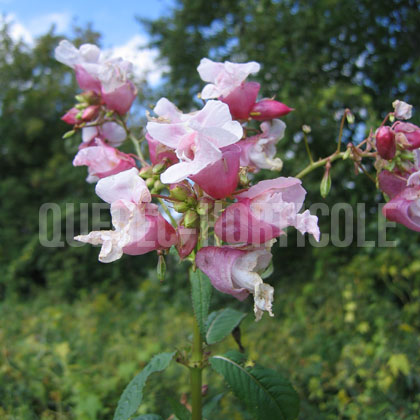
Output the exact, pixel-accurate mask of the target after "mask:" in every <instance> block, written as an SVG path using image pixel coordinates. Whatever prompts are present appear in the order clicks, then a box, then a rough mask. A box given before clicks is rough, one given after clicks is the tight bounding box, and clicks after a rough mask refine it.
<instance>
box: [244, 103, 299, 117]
mask: <svg viewBox="0 0 420 420" xmlns="http://www.w3.org/2000/svg"><path fill="white" fill-rule="evenodd" d="M291 111H293V108H289V107H288V106H287V105H285V104H283V103H281V102H278V101H275V100H274V99H262V100H261V101H259V102H257V103H256V104H255V105H254V106H253V107H252V109H251V112H250V116H251V117H252V118H253V119H254V120H258V121H265V120H272V119H273V118H279V117H283V116H284V115H287V114H288V113H289V112H291Z"/></svg>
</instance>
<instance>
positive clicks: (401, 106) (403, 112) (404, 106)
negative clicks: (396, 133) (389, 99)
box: [392, 99, 413, 120]
mask: <svg viewBox="0 0 420 420" xmlns="http://www.w3.org/2000/svg"><path fill="white" fill-rule="evenodd" d="M392 106H393V107H394V110H395V112H394V115H395V118H397V119H398V120H409V119H410V118H411V115H412V109H413V105H410V104H408V103H407V102H404V101H400V100H398V99H397V100H396V101H394V102H393V103H392Z"/></svg>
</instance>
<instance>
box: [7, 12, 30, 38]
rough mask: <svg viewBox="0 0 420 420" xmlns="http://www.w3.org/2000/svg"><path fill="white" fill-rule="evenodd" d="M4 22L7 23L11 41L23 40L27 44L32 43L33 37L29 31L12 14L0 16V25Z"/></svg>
mask: <svg viewBox="0 0 420 420" xmlns="http://www.w3.org/2000/svg"><path fill="white" fill-rule="evenodd" d="M5 24H6V25H9V35H10V37H11V38H12V39H13V41H15V42H18V41H24V42H26V43H27V44H30V45H32V44H33V42H34V38H33V36H32V34H31V32H30V31H29V29H28V28H26V27H25V26H24V25H22V23H20V22H19V21H18V20H17V19H16V16H15V15H14V14H8V15H6V16H3V17H0V25H1V26H3V25H5Z"/></svg>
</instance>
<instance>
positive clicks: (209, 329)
mask: <svg viewBox="0 0 420 420" xmlns="http://www.w3.org/2000/svg"><path fill="white" fill-rule="evenodd" d="M245 317H246V314H244V313H243V312H240V311H236V310H235V309H231V308H226V309H222V310H220V311H217V312H212V313H211V314H210V315H209V317H208V319H207V322H206V342H207V344H214V343H217V342H218V341H222V340H223V339H224V338H225V337H227V336H228V335H229V334H230V333H231V332H232V330H233V329H234V328H235V327H236V326H238V325H239V324H240V322H241V321H242V320H243V319H244V318H245Z"/></svg>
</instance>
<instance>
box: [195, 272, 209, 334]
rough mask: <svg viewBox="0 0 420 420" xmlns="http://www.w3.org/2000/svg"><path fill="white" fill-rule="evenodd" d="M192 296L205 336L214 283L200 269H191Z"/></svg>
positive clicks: (202, 332)
mask: <svg viewBox="0 0 420 420" xmlns="http://www.w3.org/2000/svg"><path fill="white" fill-rule="evenodd" d="M190 282H191V298H192V304H193V309H194V313H195V317H196V319H197V322H198V326H199V327H200V332H201V334H202V335H203V337H204V336H205V334H206V325H205V323H206V320H207V315H208V314H209V307H210V298H211V292H212V285H211V283H210V280H209V279H208V277H207V276H206V275H205V274H204V273H203V272H202V271H200V270H199V269H197V270H196V271H193V270H192V269H191V270H190Z"/></svg>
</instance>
